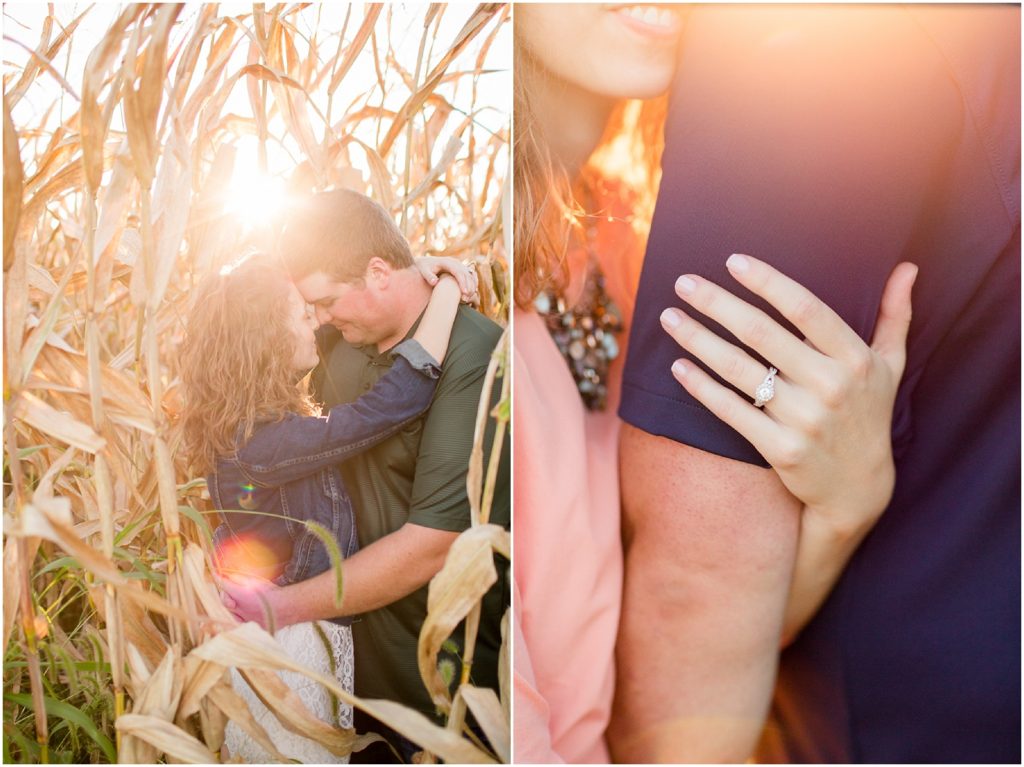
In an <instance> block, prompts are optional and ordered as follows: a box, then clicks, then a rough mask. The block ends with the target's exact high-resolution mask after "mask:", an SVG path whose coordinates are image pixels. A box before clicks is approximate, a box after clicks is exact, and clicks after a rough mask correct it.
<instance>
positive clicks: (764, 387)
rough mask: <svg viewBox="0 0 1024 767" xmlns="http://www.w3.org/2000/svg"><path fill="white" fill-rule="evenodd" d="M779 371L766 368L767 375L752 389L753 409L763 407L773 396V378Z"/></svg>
mask: <svg viewBox="0 0 1024 767" xmlns="http://www.w3.org/2000/svg"><path fill="white" fill-rule="evenodd" d="M778 372H779V371H778V370H776V369H775V368H768V375H766V376H765V377H764V380H763V381H761V383H759V384H758V385H757V388H756V389H754V407H764V406H765V405H767V404H768V403H769V402H771V400H772V397H774V396H775V376H776V374H777V373H778Z"/></svg>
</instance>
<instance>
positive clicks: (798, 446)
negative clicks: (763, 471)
mask: <svg viewBox="0 0 1024 767" xmlns="http://www.w3.org/2000/svg"><path fill="white" fill-rule="evenodd" d="M806 457H807V448H806V443H805V441H804V440H803V439H801V438H800V437H797V436H795V435H789V436H787V437H784V438H783V439H781V440H780V441H779V444H778V445H777V446H776V449H775V458H776V464H777V465H778V466H779V467H780V468H784V469H790V468H793V467H795V466H798V465H799V464H800V463H801V462H802V461H803V460H804V459H805V458H806Z"/></svg>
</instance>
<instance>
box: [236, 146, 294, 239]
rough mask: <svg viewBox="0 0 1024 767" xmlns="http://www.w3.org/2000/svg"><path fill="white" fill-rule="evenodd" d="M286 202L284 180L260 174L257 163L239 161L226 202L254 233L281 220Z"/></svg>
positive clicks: (243, 223)
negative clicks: (279, 218)
mask: <svg viewBox="0 0 1024 767" xmlns="http://www.w3.org/2000/svg"><path fill="white" fill-rule="evenodd" d="M287 200H288V195H287V191H286V189H285V183H284V181H283V180H282V179H280V178H276V177H274V176H268V175H266V174H264V173H261V172H260V170H259V169H258V167H257V165H256V163H249V162H239V163H237V164H236V165H235V172H234V175H233V176H232V178H231V183H230V185H229V186H228V189H227V195H226V199H225V201H224V203H225V206H226V208H227V210H228V212H229V213H231V215H233V216H235V217H236V218H238V219H239V221H241V223H242V225H243V226H244V227H245V228H246V229H249V230H251V229H258V228H259V227H261V226H264V225H267V224H269V223H270V222H272V221H273V220H275V219H277V218H278V217H280V216H281V215H282V213H283V209H284V207H285V205H286V203H287Z"/></svg>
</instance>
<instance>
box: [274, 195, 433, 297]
mask: <svg viewBox="0 0 1024 767" xmlns="http://www.w3.org/2000/svg"><path fill="white" fill-rule="evenodd" d="M280 251H281V257H282V259H283V260H284V263H285V266H286V267H287V269H288V271H289V272H290V273H291V275H292V278H293V279H295V280H296V281H298V280H301V279H302V278H304V277H308V276H309V275H310V274H313V273H314V272H324V273H325V274H326V275H327V276H329V277H330V278H332V279H333V280H336V281H338V282H356V281H358V280H360V279H361V278H362V277H363V275H364V274H366V268H367V265H368V264H369V263H370V259H372V258H375V257H376V258H380V259H383V260H384V261H386V262H387V263H388V264H390V265H391V266H392V267H394V268H396V269H405V268H407V267H410V266H412V265H413V259H412V251H411V250H410V249H409V243H408V242H407V241H406V239H405V237H403V236H402V232H401V231H400V230H399V228H398V225H397V224H395V221H394V219H393V218H392V217H391V216H390V215H389V214H388V212H387V211H386V210H384V208H383V207H381V206H380V205H378V204H377V203H376V202H374V201H373V200H371V199H370V198H369V197H367V196H366V195H363V194H359V193H358V192H353V191H351V190H349V189H335V190H332V191H329V192H320V193H319V194H315V195H313V196H312V197H310V198H308V199H306V200H304V201H303V202H302V203H300V204H298V205H296V206H295V208H294V209H293V210H292V211H290V212H289V214H288V221H287V223H286V224H285V228H284V232H283V233H282V235H281V241H280Z"/></svg>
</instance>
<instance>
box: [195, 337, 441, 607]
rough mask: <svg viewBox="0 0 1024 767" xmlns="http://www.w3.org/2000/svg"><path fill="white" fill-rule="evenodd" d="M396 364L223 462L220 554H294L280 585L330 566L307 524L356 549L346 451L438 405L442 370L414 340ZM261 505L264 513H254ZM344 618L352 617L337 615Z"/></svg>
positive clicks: (218, 488) (219, 472)
mask: <svg viewBox="0 0 1024 767" xmlns="http://www.w3.org/2000/svg"><path fill="white" fill-rule="evenodd" d="M391 354H392V356H393V357H395V363H394V365H393V366H392V368H391V370H390V371H389V372H388V373H387V374H386V375H385V376H384V377H382V378H381V379H380V380H379V381H378V382H377V383H376V385H374V387H373V388H372V389H370V390H369V391H368V392H367V393H366V394H364V395H362V396H361V397H359V398H358V399H357V400H356V401H355V402H351V403H347V404H342V405H337V406H335V407H333V408H331V409H330V410H329V411H328V412H327V414H326V415H325V416H300V415H297V414H294V413H289V414H288V415H286V416H285V417H284V418H283V419H281V420H280V421H276V422H273V423H265V424H262V425H260V426H258V427H257V429H256V432H255V433H254V434H253V435H252V436H251V437H250V438H249V439H248V441H246V442H245V443H244V444H241V440H240V439H239V440H238V444H240V447H238V448H236V450H235V453H234V454H233V455H230V456H224V457H222V458H219V459H218V460H217V468H216V471H215V472H214V473H213V474H211V475H210V476H209V477H207V485H208V486H209V489H210V498H211V499H212V500H213V503H214V505H215V506H216V508H217V509H218V510H220V512H221V517H222V519H223V520H224V522H223V524H221V525H219V526H218V527H217V529H216V530H215V531H214V535H213V543H214V552H215V557H218V558H219V556H220V554H221V553H222V552H223V551H224V547H225V546H228V545H231V544H235V545H238V546H241V547H246V546H250V547H251V548H250V550H252V551H257V547H256V546H255V545H254V544H258V547H259V548H262V549H263V550H267V549H269V550H270V551H271V552H272V553H273V555H274V558H275V560H276V561H281V560H284V559H286V558H287V565H286V566H285V570H284V572H283V573H282V574H281V575H280V576H278V577H277V578H276V579H275V580H274V582H275V583H276V584H278V585H279V586H285V585H288V584H291V583H297V582H298V581H303V580H306V579H307V578H312V577H313V576H314V575H319V574H320V573H322V572H324V571H325V570H328V569H330V567H331V559H330V555H329V554H328V550H327V547H326V546H325V545H324V543H323V541H322V540H320V538H318V537H317V536H316V535H315V534H314V533H313V532H312V531H310V530H309V529H308V528H307V527H306V526H305V525H304V524H303V522H304V521H305V520H310V521H313V522H316V523H318V524H320V525H321V526H323V527H324V528H326V529H327V530H328V531H329V532H330V534H331V536H332V537H333V538H334V540H335V541H336V542H337V544H338V548H339V550H340V551H341V555H342V557H344V558H348V557H350V556H352V555H353V554H354V553H355V552H356V550H357V548H358V545H359V544H358V542H357V539H356V528H355V517H354V515H353V511H352V501H351V499H350V497H349V494H348V491H347V490H346V489H345V484H344V482H343V481H342V478H341V472H340V471H339V470H338V464H339V463H340V462H341V461H344V460H345V459H347V458H350V457H352V456H353V455H356V454H357V453H360V452H362V451H364V450H368V449H369V448H371V447H373V446H374V445H376V444H378V443H379V442H381V441H382V440H384V439H387V438H388V437H390V436H391V435H392V434H394V433H395V432H397V431H399V430H400V429H401V428H402V427H403V426H404V425H405V424H407V423H409V422H410V421H412V420H414V419H415V418H417V417H418V416H420V415H421V414H422V413H424V412H425V411H426V410H427V408H429V407H430V402H431V399H432V398H433V395H434V389H435V388H436V386H437V378H438V376H439V375H440V372H441V371H440V368H439V367H438V365H437V362H436V361H435V360H434V359H433V358H432V357H431V356H430V355H429V354H428V353H427V352H426V350H424V349H423V347H422V346H420V344H419V342H418V341H416V340H414V339H407V340H405V341H403V342H402V343H400V344H398V345H397V346H396V347H395V348H394V349H393V350H392V351H391ZM252 512H256V513H252ZM334 622H336V623H340V624H342V625H347V624H349V623H351V618H336V619H334Z"/></svg>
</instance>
